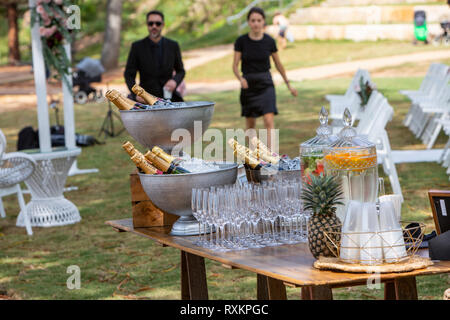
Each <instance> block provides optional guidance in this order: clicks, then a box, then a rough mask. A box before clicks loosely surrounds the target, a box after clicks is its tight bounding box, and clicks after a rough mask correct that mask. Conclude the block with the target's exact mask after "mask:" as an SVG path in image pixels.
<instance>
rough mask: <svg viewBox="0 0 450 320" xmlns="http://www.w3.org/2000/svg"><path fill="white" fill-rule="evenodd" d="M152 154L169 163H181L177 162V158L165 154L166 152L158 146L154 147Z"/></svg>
mask: <svg viewBox="0 0 450 320" xmlns="http://www.w3.org/2000/svg"><path fill="white" fill-rule="evenodd" d="M152 152H153V153H154V154H156V155H157V156H158V157H160V158H162V159H164V160H165V161H167V162H168V163H177V162H179V161H177V160H178V159H177V158H175V157H174V156H172V155H170V154H168V153H166V152H164V150H163V149H161V148H160V147H158V146H155V147H153V148H152Z"/></svg>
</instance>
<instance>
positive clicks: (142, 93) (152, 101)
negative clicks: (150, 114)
mask: <svg viewBox="0 0 450 320" xmlns="http://www.w3.org/2000/svg"><path fill="white" fill-rule="evenodd" d="M131 91H133V93H134V94H135V95H137V96H139V97H141V98H142V99H144V100H145V102H147V103H148V104H149V105H151V106H152V105H154V104H155V103H156V101H158V98H157V97H155V96H154V95H152V94H150V93H148V92H147V91H145V90H144V88H142V87H141V86H139V85H137V84H135V85H134V86H133V87H132V88H131Z"/></svg>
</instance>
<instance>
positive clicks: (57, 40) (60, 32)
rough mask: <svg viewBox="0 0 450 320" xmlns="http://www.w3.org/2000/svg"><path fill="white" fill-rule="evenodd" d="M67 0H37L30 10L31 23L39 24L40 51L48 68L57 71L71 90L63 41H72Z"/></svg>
mask: <svg viewBox="0 0 450 320" xmlns="http://www.w3.org/2000/svg"><path fill="white" fill-rule="evenodd" d="M70 5H71V3H70V1H69V0H37V1H36V7H35V8H34V10H33V11H32V19H31V21H32V23H35V22H36V19H37V22H38V23H39V25H40V28H39V33H40V35H41V41H42V53H43V55H44V60H45V63H46V65H47V67H48V68H51V69H54V70H56V71H57V73H58V76H59V77H60V78H61V79H62V81H64V82H65V83H66V85H67V87H68V88H69V89H70V90H72V88H71V85H70V83H69V79H68V77H69V76H70V71H69V70H70V61H69V59H68V57H67V55H66V51H65V50H64V46H63V45H64V42H72V36H71V30H69V29H68V28H67V26H66V22H67V14H66V12H65V10H64V7H67V6H70Z"/></svg>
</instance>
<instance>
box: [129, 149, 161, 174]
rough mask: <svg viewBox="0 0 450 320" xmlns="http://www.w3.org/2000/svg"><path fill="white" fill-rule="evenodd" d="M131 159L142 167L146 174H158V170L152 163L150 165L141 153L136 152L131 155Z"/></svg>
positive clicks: (137, 165)
mask: <svg viewBox="0 0 450 320" xmlns="http://www.w3.org/2000/svg"><path fill="white" fill-rule="evenodd" d="M131 161H133V162H134V163H135V165H136V167H138V168H139V169H141V170H142V171H143V172H144V173H145V174H156V173H157V170H156V168H154V167H153V166H152V165H150V164H149V163H148V162H147V160H145V158H144V157H143V156H142V154H141V153H139V154H138V153H136V154H134V155H133V156H132V157H131Z"/></svg>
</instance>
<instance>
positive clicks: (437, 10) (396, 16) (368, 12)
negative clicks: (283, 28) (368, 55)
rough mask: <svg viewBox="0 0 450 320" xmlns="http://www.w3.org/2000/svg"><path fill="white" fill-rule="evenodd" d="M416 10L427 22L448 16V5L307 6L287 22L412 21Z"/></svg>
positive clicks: (351, 22) (298, 10)
mask: <svg viewBox="0 0 450 320" xmlns="http://www.w3.org/2000/svg"><path fill="white" fill-rule="evenodd" d="M417 10H424V11H425V12H426V14H427V23H432V22H439V21H440V20H442V17H443V16H450V7H449V6H448V5H414V6H412V5H411V6H409V5H405V6H359V7H309V8H301V9H297V11H296V12H295V13H293V14H292V15H291V16H290V17H289V22H290V24H291V25H294V24H298V25H301V24H361V23H367V24H381V23H412V22H413V20H414V11H417Z"/></svg>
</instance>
